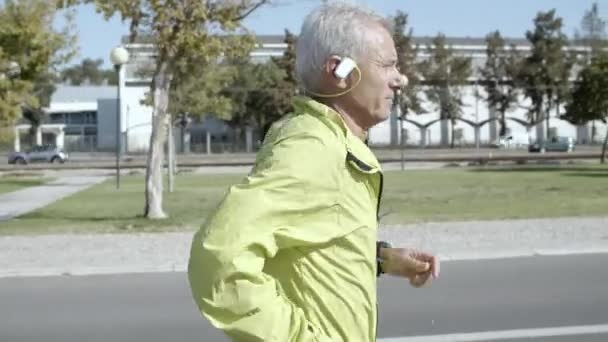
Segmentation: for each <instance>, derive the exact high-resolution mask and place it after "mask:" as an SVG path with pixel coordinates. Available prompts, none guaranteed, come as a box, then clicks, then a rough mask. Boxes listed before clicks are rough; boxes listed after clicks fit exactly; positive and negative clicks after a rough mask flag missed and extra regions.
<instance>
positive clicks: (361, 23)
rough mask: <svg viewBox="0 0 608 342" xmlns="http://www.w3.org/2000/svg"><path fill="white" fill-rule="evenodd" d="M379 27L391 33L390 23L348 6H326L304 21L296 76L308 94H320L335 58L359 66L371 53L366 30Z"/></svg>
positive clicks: (362, 9) (374, 14)
mask: <svg viewBox="0 0 608 342" xmlns="http://www.w3.org/2000/svg"><path fill="white" fill-rule="evenodd" d="M370 23H378V24H380V25H382V26H383V27H385V28H386V29H387V30H389V31H390V24H389V23H388V22H387V20H386V19H384V18H383V17H381V16H380V15H378V14H376V13H374V12H373V11H371V10H369V9H366V8H363V7H362V6H356V5H353V4H348V3H345V2H335V3H330V4H324V5H321V6H319V7H318V8H316V9H315V10H314V11H312V12H311V13H310V14H308V15H307V16H306V18H305V19H304V23H303V24H302V30H301V32H300V35H299V36H298V42H297V46H296V73H297V76H298V79H299V81H300V83H301V84H302V85H303V86H304V88H306V89H307V90H311V91H316V90H317V87H318V81H319V78H320V76H321V71H322V69H323V64H324V63H325V61H326V60H327V58H329V57H330V56H332V55H337V56H345V57H350V58H352V59H354V60H355V61H356V62H359V59H360V58H361V57H363V56H364V54H365V52H366V51H367V50H369V43H368V42H367V40H366V35H367V33H366V30H365V28H366V27H368V26H369V25H370Z"/></svg>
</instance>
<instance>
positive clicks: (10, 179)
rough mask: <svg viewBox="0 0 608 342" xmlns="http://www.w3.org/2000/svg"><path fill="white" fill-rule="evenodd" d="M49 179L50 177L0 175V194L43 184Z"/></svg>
mask: <svg viewBox="0 0 608 342" xmlns="http://www.w3.org/2000/svg"><path fill="white" fill-rule="evenodd" d="M49 181H50V179H49V178H42V177H37V176H15V175H8V176H2V177H0V195H2V194H5V193H8V192H13V191H16V190H19V189H23V188H27V187H30V186H37V185H43V184H45V183H47V182H49Z"/></svg>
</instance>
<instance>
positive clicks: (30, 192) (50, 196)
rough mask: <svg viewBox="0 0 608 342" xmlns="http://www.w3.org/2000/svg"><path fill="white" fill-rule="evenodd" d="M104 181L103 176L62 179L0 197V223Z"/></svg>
mask: <svg viewBox="0 0 608 342" xmlns="http://www.w3.org/2000/svg"><path fill="white" fill-rule="evenodd" d="M104 179H105V177H103V176H93V177H62V178H59V179H56V180H54V181H53V182H50V183H48V184H45V185H41V186H33V187H29V188H25V189H21V190H17V191H14V192H9V193H7V194H3V195H0V222H2V221H7V220H10V219H11V218H13V217H16V216H19V215H23V214H25V213H28V212H30V211H34V210H36V209H39V208H42V207H45V206H47V205H49V204H51V203H53V202H55V201H57V200H60V199H62V198H64V197H67V196H70V195H72V194H74V193H77V192H79V191H82V190H84V189H87V188H89V187H91V186H93V185H95V184H97V183H100V182H102V181H103V180H104Z"/></svg>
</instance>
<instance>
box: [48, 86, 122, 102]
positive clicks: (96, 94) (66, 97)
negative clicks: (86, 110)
mask: <svg viewBox="0 0 608 342" xmlns="http://www.w3.org/2000/svg"><path fill="white" fill-rule="evenodd" d="M116 97H117V96H116V86H88V85H87V86H69V85H62V84H60V85H58V86H57V90H55V92H54V93H53V95H52V96H51V103H70V102H97V100H99V99H115V98H116Z"/></svg>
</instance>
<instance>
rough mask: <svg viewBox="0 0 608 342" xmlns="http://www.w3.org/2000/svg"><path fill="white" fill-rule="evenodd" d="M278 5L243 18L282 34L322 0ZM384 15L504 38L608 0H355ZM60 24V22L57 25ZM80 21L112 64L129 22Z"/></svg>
mask: <svg viewBox="0 0 608 342" xmlns="http://www.w3.org/2000/svg"><path fill="white" fill-rule="evenodd" d="M279 1H280V2H279V4H277V5H272V6H268V7H263V8H261V9H259V10H258V11H257V12H254V13H253V14H252V15H251V16H250V17H249V18H247V19H246V20H245V22H244V26H245V27H247V28H248V29H250V30H252V31H254V32H255V33H256V34H278V35H282V34H283V32H284V29H285V28H287V29H289V30H290V31H292V32H294V33H297V32H298V31H299V29H300V26H301V24H302V21H303V18H304V16H305V15H306V14H307V13H308V12H310V11H311V10H312V9H313V8H315V7H316V6H318V5H319V4H320V2H321V1H320V0H279ZM351 2H355V3H359V4H362V5H365V6H367V7H369V8H371V9H372V10H374V11H376V12H378V13H380V14H382V15H386V16H389V15H394V14H395V13H396V11H397V10H402V11H404V12H406V13H408V15H409V20H410V25H411V27H412V28H413V30H414V35H417V36H435V35H436V34H437V33H439V32H442V33H444V34H445V35H447V36H453V37H484V36H485V35H486V34H487V33H488V32H491V31H494V30H500V32H501V33H502V35H503V36H504V37H511V38H518V37H524V36H525V32H526V30H529V29H532V27H533V24H532V20H533V18H534V17H535V15H536V13H538V12H539V11H547V10H550V9H553V8H554V9H556V12H557V14H558V16H560V17H562V18H563V21H564V33H566V34H567V35H568V36H572V35H573V34H574V31H575V29H577V28H579V27H580V22H581V18H582V17H583V15H584V13H585V11H586V10H589V9H590V8H591V5H592V4H593V2H597V3H598V5H599V9H600V15H601V16H602V17H603V18H605V19H608V0H595V1H594V0H367V1H362V0H358V1H357V0H354V1H353V0H351ZM56 24H57V25H58V26H60V25H61V20H58V21H57V23H56ZM76 25H77V28H78V34H79V45H80V55H79V56H78V57H77V58H76V59H75V61H74V62H75V63H77V62H79V61H80V60H81V59H83V58H95V59H97V58H101V59H103V61H104V67H109V66H110V62H109V61H108V55H109V52H110V50H111V49H112V48H113V47H114V46H116V45H117V44H119V43H120V39H121V37H122V36H123V35H125V34H127V33H128V25H127V24H126V23H121V21H120V20H119V19H118V18H112V19H111V20H109V21H105V20H104V19H103V17H102V16H101V15H99V14H97V13H95V10H94V7H92V6H91V5H85V6H80V7H78V8H77V16H76Z"/></svg>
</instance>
